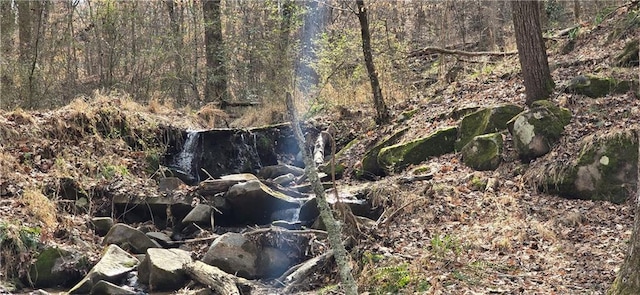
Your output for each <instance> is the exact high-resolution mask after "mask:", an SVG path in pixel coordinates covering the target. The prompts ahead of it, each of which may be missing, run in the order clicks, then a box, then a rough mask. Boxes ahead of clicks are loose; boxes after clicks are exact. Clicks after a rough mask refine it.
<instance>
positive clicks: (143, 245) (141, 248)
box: [102, 223, 162, 254]
mask: <svg viewBox="0 0 640 295" xmlns="http://www.w3.org/2000/svg"><path fill="white" fill-rule="evenodd" d="M109 244H115V245H118V246H120V247H123V248H128V250H131V251H132V252H134V253H137V254H143V253H145V252H146V251H147V249H149V248H162V247H161V246H160V244H158V243H157V242H156V241H154V240H152V239H151V238H149V237H148V236H147V235H145V234H144V233H143V232H141V231H139V230H137V229H135V228H133V227H131V226H129V225H126V224H124V223H118V224H116V225H114V226H113V227H112V228H111V230H109V232H108V233H107V235H106V236H104V239H103V240H102V245H109Z"/></svg>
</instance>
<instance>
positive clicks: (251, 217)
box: [225, 180, 300, 224]
mask: <svg viewBox="0 0 640 295" xmlns="http://www.w3.org/2000/svg"><path fill="white" fill-rule="evenodd" d="M225 198H226V199H227V201H228V202H229V205H230V206H231V209H232V210H233V212H234V213H235V214H236V218H237V221H238V222H240V223H243V222H244V223H249V224H251V223H253V224H269V223H271V221H272V220H271V214H273V212H275V211H278V210H284V209H289V208H297V207H299V206H300V203H299V201H298V200H296V199H295V198H292V197H290V196H287V195H285V194H283V193H281V192H277V191H274V190H272V189H271V188H269V187H268V186H266V185H265V184H263V183H262V182H260V181H258V180H252V181H248V182H244V183H239V184H236V185H234V186H232V187H231V188H230V189H229V191H228V192H227V194H226V195H225Z"/></svg>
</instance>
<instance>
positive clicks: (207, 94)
mask: <svg viewBox="0 0 640 295" xmlns="http://www.w3.org/2000/svg"><path fill="white" fill-rule="evenodd" d="M220 2H221V0H204V1H202V13H203V17H204V42H205V50H206V58H207V68H206V70H205V72H206V75H205V77H206V78H205V79H206V82H205V88H204V101H205V102H213V101H219V102H220V107H221V108H222V109H224V108H225V106H226V105H225V102H226V101H227V71H226V69H225V67H224V46H223V43H222V41H223V40H222V22H221V19H220V14H221V13H220Z"/></svg>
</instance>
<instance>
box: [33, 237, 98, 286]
mask: <svg viewBox="0 0 640 295" xmlns="http://www.w3.org/2000/svg"><path fill="white" fill-rule="evenodd" d="M87 265H88V262H87V259H86V257H85V256H84V255H83V254H81V253H77V252H75V251H72V250H65V249H63V248H58V247H47V248H45V249H44V250H43V251H41V252H40V254H39V255H38V258H36V262H35V263H34V264H33V265H32V266H31V268H30V269H29V277H30V279H31V280H32V282H33V284H34V287H37V288H49V287H56V286H62V287H69V286H70V285H71V284H74V283H76V282H77V281H78V280H79V279H81V278H82V275H83V273H84V272H86V271H87V270H88V266H87Z"/></svg>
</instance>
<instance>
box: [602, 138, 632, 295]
mask: <svg viewBox="0 0 640 295" xmlns="http://www.w3.org/2000/svg"><path fill="white" fill-rule="evenodd" d="M636 140H640V130H638V131H636ZM638 154H639V155H640V143H639V144H638ZM638 184H639V185H638V187H637V188H636V202H635V206H636V208H635V216H634V221H633V232H632V233H631V239H630V241H629V251H628V252H627V257H626V258H625V259H624V263H623V264H622V267H621V268H620V271H619V272H618V275H617V277H616V280H615V281H614V282H613V285H612V286H611V289H609V291H608V292H607V295H635V294H640V156H639V157H638Z"/></svg>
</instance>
